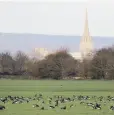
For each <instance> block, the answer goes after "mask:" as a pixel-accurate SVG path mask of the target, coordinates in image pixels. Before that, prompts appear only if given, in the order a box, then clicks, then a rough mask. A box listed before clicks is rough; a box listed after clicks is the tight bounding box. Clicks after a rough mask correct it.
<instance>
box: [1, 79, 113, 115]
mask: <svg viewBox="0 0 114 115" xmlns="http://www.w3.org/2000/svg"><path fill="white" fill-rule="evenodd" d="M35 94H42V95H43V99H44V101H45V104H44V105H43V106H44V108H45V109H44V110H40V107H38V108H33V107H32V105H33V104H36V103H38V104H41V102H37V101H36V100H33V101H30V102H29V103H22V104H12V103H11V102H10V101H9V102H7V103H5V104H4V103H2V102H0V105H5V107H6V109H5V110H0V115H114V110H110V106H111V105H114V101H110V102H109V101H107V100H105V99H106V96H108V95H110V96H114V81H76V80H74V81H70V80H68V81H67V80H66V81H65V80H63V81H62V80H61V81H59V80H58V81H56V80H55V81H54V80H0V97H5V96H8V95H11V96H24V97H33V96H34V95H35ZM55 95H62V96H63V97H72V96H73V95H77V96H78V95H83V96H90V97H92V96H97V97H99V96H103V97H104V99H103V102H100V101H99V100H97V102H98V103H100V104H101V106H102V109H101V110H98V109H92V108H91V107H88V106H86V105H85V104H80V101H79V100H77V101H73V102H66V103H64V104H61V105H60V106H59V107H56V108H55V109H51V108H48V104H47V98H48V97H53V96H55ZM94 101H95V100H93V99H90V100H87V102H92V103H94ZM104 101H105V102H106V105H104V104H103V103H104ZM71 104H73V105H75V106H73V107H72V108H69V106H70V105H71ZM64 105H65V106H66V107H67V109H65V110H62V109H60V107H62V106H64Z"/></svg>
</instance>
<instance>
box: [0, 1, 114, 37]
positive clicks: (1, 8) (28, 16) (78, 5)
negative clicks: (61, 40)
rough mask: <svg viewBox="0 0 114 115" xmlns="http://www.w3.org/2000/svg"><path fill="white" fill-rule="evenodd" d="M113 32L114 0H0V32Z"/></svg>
mask: <svg viewBox="0 0 114 115" xmlns="http://www.w3.org/2000/svg"><path fill="white" fill-rule="evenodd" d="M109 1H110V0H109ZM85 8H87V9H88V20H89V28H90V33H91V35H92V36H114V2H113V1H112V2H66V3H65V2H39V3H38V2H33V3H32V2H18V3H16V2H0V32H8V33H9V32H10V33H36V34H52V35H82V33H83V29H84V20H85Z"/></svg>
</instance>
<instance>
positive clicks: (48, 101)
mask: <svg viewBox="0 0 114 115" xmlns="http://www.w3.org/2000/svg"><path fill="white" fill-rule="evenodd" d="M7 102H10V103H11V104H23V103H30V102H32V103H30V104H31V106H32V107H33V108H39V109H40V110H45V109H48V108H51V109H55V108H57V107H58V108H59V109H61V110H66V109H70V108H72V107H76V106H77V103H78V104H79V105H83V106H86V107H90V108H92V109H99V110H101V109H102V107H103V106H105V105H107V104H108V103H110V104H109V105H110V106H109V107H108V109H110V110H112V111H114V97H112V96H107V97H103V96H100V97H97V96H83V95H79V96H76V95H73V96H71V97H64V96H52V97H45V96H43V95H42V94H35V95H34V96H33V97H23V96H20V97H19V96H11V95H8V96H7V97H1V98H0V103H1V105H0V110H5V109H6V107H5V103H7ZM45 105H47V106H48V107H47V106H45Z"/></svg>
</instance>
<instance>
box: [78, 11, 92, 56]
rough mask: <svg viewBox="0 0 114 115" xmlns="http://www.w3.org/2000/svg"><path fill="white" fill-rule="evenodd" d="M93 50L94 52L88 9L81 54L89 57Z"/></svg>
mask: <svg viewBox="0 0 114 115" xmlns="http://www.w3.org/2000/svg"><path fill="white" fill-rule="evenodd" d="M92 50H93V46H92V38H91V36H90V33H89V26H88V15H87V9H86V13H85V26H84V33H83V36H82V39H81V43H80V51H81V54H82V55H83V56H84V55H87V54H88V53H89V52H90V51H92Z"/></svg>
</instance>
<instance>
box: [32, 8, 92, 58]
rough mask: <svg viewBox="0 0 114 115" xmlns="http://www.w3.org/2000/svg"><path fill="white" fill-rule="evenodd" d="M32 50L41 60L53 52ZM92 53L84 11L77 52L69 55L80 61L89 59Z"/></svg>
mask: <svg viewBox="0 0 114 115" xmlns="http://www.w3.org/2000/svg"><path fill="white" fill-rule="evenodd" d="M34 50H35V51H34V52H35V53H34V54H37V56H38V55H40V56H41V58H44V57H45V56H46V55H48V54H50V53H53V52H49V51H48V50H47V49H45V48H35V49H34ZM92 51H93V43H92V38H91V36H90V33H89V26H88V15H87V9H86V13H85V25H84V32H83V35H82V38H81V41H80V46H79V52H73V53H70V55H72V56H73V57H74V58H75V59H79V60H82V59H83V58H88V59H89V58H90V59H91V57H92ZM32 55H33V54H32Z"/></svg>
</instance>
